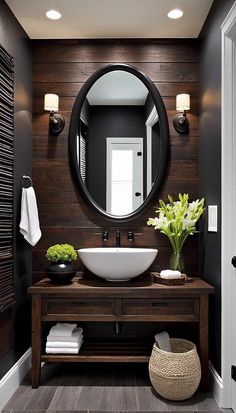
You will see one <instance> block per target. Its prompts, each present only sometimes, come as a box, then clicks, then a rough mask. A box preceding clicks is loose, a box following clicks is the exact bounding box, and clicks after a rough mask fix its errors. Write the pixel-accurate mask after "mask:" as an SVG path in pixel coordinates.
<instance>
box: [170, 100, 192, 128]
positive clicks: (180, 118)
mask: <svg viewBox="0 0 236 413" xmlns="http://www.w3.org/2000/svg"><path fill="white" fill-rule="evenodd" d="M189 109H190V95H188V94H187V93H182V94H181V95H177V96H176V110H178V111H179V112H183V113H181V114H180V113H179V114H177V115H176V116H175V117H174V119H173V125H174V128H175V130H176V131H177V132H179V133H187V132H188V130H189V121H188V118H187V113H186V110H189Z"/></svg>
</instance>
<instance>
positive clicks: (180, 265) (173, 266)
mask: <svg viewBox="0 0 236 413" xmlns="http://www.w3.org/2000/svg"><path fill="white" fill-rule="evenodd" d="M170 270H174V271H180V272H181V274H183V273H184V257H183V253H182V250H172V253H171V255H170Z"/></svg>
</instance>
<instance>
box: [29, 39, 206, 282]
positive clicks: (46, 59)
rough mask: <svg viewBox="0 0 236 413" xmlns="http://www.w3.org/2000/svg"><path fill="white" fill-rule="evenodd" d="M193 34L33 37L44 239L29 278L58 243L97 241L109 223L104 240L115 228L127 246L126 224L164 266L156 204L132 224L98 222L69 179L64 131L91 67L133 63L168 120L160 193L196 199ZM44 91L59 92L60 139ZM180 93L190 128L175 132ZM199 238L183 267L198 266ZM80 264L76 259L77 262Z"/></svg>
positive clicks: (36, 170) (165, 249) (188, 248)
mask: <svg viewBox="0 0 236 413" xmlns="http://www.w3.org/2000/svg"><path fill="white" fill-rule="evenodd" d="M198 46H199V44H198V41H197V40H178V41H176V40H175V41H171V40H168V41H164V40H160V41H147V40H145V41H136V42H135V41H132V40H130V41H121V40H120V41H117V40H114V41H66V40H65V41H63V40H57V41H56V40H54V41H49V40H47V41H46V40H45V41H34V42H33V135H34V136H33V180H34V187H35V190H36V194H37V199H38V207H39V216H40V223H41V229H42V234H43V235H42V239H41V240H40V241H39V243H38V244H37V245H36V246H35V247H34V249H33V272H34V281H37V280H39V279H41V278H42V274H43V273H44V269H45V267H46V265H47V261H46V259H45V257H44V255H45V251H46V249H47V248H48V247H49V246H50V245H52V244H55V243H65V242H67V243H70V244H72V245H74V247H75V248H81V247H88V246H102V244H103V242H102V239H101V235H97V233H99V232H101V230H102V229H109V233H110V236H109V241H108V242H107V243H106V245H107V246H114V245H115V230H116V229H117V228H118V227H119V229H121V245H122V246H128V245H129V246H130V245H131V244H129V242H128V241H127V230H130V229H132V230H133V231H134V232H135V233H139V234H142V235H136V236H135V239H134V241H133V242H132V245H133V246H142V247H157V248H158V249H159V253H158V256H157V259H156V262H155V263H154V264H153V269H156V270H159V269H161V268H163V267H164V268H166V267H168V263H169V254H170V246H169V241H168V239H167V238H165V237H164V236H162V235H161V234H160V233H159V232H157V231H154V230H153V229H152V228H149V227H147V225H146V221H147V218H148V217H149V216H153V214H154V208H153V207H151V208H150V209H149V211H147V212H145V214H143V216H142V217H141V218H139V219H137V220H135V221H132V222H131V223H130V224H129V225H127V224H125V225H124V224H122V225H119V226H117V227H115V226H114V224H111V223H108V222H106V221H103V220H102V219H101V218H98V217H97V216H96V214H94V213H93V212H91V211H90V210H89V209H88V208H87V206H86V205H85V204H84V202H83V201H82V199H81V197H80V195H79V193H78V191H77V188H76V187H75V185H74V182H73V179H72V174H71V171H70V166H69V159H68V149H67V141H68V129H69V122H70V115H71V110H72V106H73V103H74V100H75V97H76V95H77V93H78V91H79V90H80V88H81V86H82V85H83V84H84V82H85V81H86V79H87V78H88V77H89V76H90V75H91V74H92V73H93V72H94V70H96V69H98V68H99V67H101V66H103V65H104V64H107V63H113V62H116V63H118V62H122V63H130V64H132V65H134V66H136V67H137V68H138V69H140V70H141V71H143V72H144V73H145V74H147V75H148V76H149V77H150V78H151V80H152V81H153V82H154V83H155V85H156V86H157V88H158V89H159V91H160V93H161V95H162V97H163V100H164V103H165V106H166V109H167V113H168V118H169V126H170V140H171V145H170V156H169V166H168V172H167V175H166V179H165V182H164V184H163V188H162V191H161V194H157V197H156V201H155V202H154V205H157V204H158V199H159V198H160V197H161V198H163V199H166V198H167V195H168V194H169V193H170V194H172V195H173V196H174V197H176V196H177V195H178V193H179V192H187V193H189V195H190V198H191V199H195V198H197V197H198V134H199V132H198V81H199V70H198V58H199V53H198V51H199V48H198ZM45 93H57V94H58V95H59V96H60V112H61V114H62V115H63V116H64V117H65V121H66V126H65V128H64V130H63V132H62V133H61V134H60V136H59V137H52V136H49V134H48V113H46V112H44V110H43V100H44V99H43V98H44V94H45ZM177 93H189V94H190V95H191V110H190V112H189V114H188V118H189V121H190V132H189V134H188V135H187V136H178V134H177V132H176V131H175V130H174V129H173V126H172V119H173V116H174V115H175V114H176V111H175V96H176V94H177ZM197 257H198V236H197V235H195V236H194V238H192V239H189V240H187V243H186V245H185V258H186V270H187V272H188V273H191V274H193V273H196V272H197V271H198V262H197ZM78 268H80V264H79V263H78Z"/></svg>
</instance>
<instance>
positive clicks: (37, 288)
mask: <svg viewBox="0 0 236 413" xmlns="http://www.w3.org/2000/svg"><path fill="white" fill-rule="evenodd" d="M60 291H62V292H63V295H64V294H73V293H76V294H78V293H79V294H81V295H87V294H88V293H89V294H96V295H101V296H102V295H104V294H106V296H108V295H112V296H114V295H119V294H122V295H127V296H128V297H132V296H136V295H137V294H138V295H139V296H143V297H145V293H146V294H148V297H151V296H156V295H157V294H159V293H160V294H162V295H165V296H167V295H168V294H170V293H171V294H174V293H175V292H176V293H178V294H179V293H180V292H181V294H186V295H189V294H199V293H200V294H204V293H205V294H213V293H214V287H212V286H211V285H210V284H208V283H207V282H206V281H204V280H202V279H201V278H197V277H194V278H192V281H190V282H187V283H185V284H183V285H173V286H167V285H161V284H157V283H155V282H153V281H152V279H151V275H150V273H147V274H144V275H142V276H139V277H137V278H135V279H133V280H131V281H127V282H108V281H105V280H103V279H99V278H98V277H93V276H91V275H89V276H86V275H85V274H84V273H83V272H78V273H77V274H76V276H75V277H74V278H73V280H72V282H71V283H70V284H66V285H55V284H52V283H51V281H50V280H49V279H48V278H45V279H43V280H42V281H40V282H38V283H37V284H35V285H33V286H31V287H29V290H28V292H29V293H31V294H32V293H41V294H42V293H43V294H55V293H58V294H60Z"/></svg>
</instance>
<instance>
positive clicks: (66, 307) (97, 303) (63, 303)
mask: <svg viewBox="0 0 236 413" xmlns="http://www.w3.org/2000/svg"><path fill="white" fill-rule="evenodd" d="M43 314H44V315H52V314H58V315H63V314H64V315H68V314H72V315H76V314H81V315H89V316H91V315H98V316H100V315H113V314H114V300H112V299H106V300H105V299H100V298H98V299H92V298H83V299H80V298H78V299H77V298H74V299H69V298H63V299H62V298H58V299H57V298H47V299H44V300H43Z"/></svg>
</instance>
